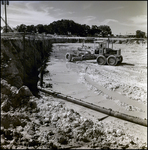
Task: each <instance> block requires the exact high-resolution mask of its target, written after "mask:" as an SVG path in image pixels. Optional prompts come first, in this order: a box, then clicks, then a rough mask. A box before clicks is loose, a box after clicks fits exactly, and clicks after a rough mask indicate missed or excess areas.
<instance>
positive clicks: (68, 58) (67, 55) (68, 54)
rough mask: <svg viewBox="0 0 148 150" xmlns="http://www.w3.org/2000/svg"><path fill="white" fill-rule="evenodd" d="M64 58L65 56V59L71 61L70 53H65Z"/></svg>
mask: <svg viewBox="0 0 148 150" xmlns="http://www.w3.org/2000/svg"><path fill="white" fill-rule="evenodd" d="M65 58H66V60H67V61H68V62H71V61H72V55H71V54H70V53H67V54H66V55H65Z"/></svg>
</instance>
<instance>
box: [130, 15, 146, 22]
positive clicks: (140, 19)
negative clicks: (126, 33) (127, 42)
mask: <svg viewBox="0 0 148 150" xmlns="http://www.w3.org/2000/svg"><path fill="white" fill-rule="evenodd" d="M129 20H130V21H132V22H133V23H135V24H147V16H146V15H140V16H135V17H131V18H129Z"/></svg>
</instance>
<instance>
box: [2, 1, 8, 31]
mask: <svg viewBox="0 0 148 150" xmlns="http://www.w3.org/2000/svg"><path fill="white" fill-rule="evenodd" d="M2 5H4V6H5V27H6V33H7V31H8V29H7V7H6V5H9V1H8V0H2Z"/></svg>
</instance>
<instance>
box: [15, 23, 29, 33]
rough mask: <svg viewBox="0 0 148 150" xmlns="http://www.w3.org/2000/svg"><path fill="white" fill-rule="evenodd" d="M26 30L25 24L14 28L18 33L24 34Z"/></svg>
mask: <svg viewBox="0 0 148 150" xmlns="http://www.w3.org/2000/svg"><path fill="white" fill-rule="evenodd" d="M26 29H27V26H26V25H25V24H21V25H20V26H17V27H16V30H17V31H18V32H25V31H26Z"/></svg>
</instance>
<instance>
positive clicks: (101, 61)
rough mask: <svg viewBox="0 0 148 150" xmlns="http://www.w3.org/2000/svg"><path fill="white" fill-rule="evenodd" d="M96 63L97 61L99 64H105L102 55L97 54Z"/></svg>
mask: <svg viewBox="0 0 148 150" xmlns="http://www.w3.org/2000/svg"><path fill="white" fill-rule="evenodd" d="M97 63H98V64H99V65H105V64H106V58H105V57H104V56H103V55H101V56H98V57H97Z"/></svg>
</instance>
